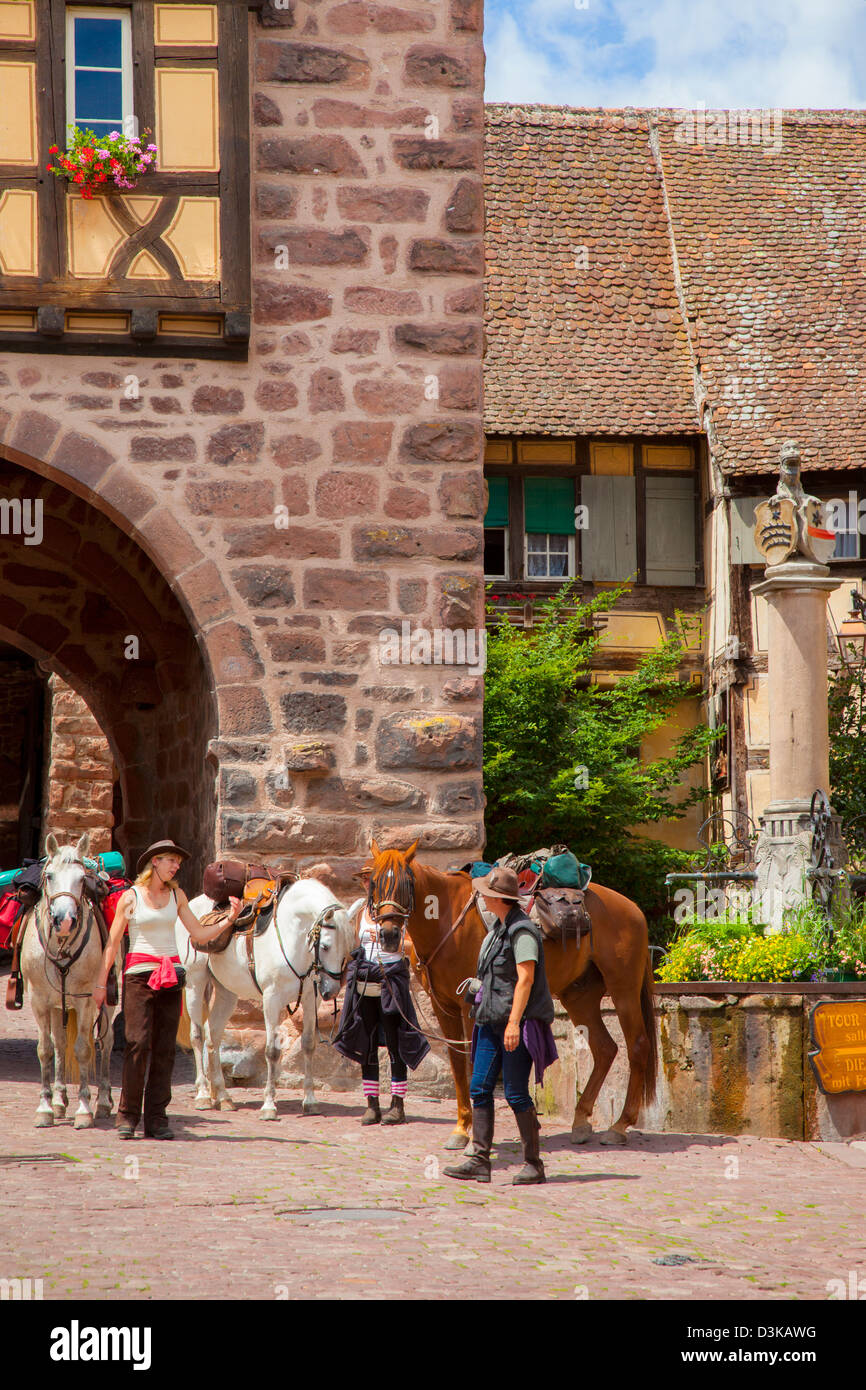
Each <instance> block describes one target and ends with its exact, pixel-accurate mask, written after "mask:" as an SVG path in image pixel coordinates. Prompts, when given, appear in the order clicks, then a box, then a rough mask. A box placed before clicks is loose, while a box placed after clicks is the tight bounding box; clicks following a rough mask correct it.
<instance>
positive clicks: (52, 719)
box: [40, 675, 114, 856]
mask: <svg viewBox="0 0 866 1390" xmlns="http://www.w3.org/2000/svg"><path fill="white" fill-rule="evenodd" d="M45 725H46V730H45V732H46V737H45V747H46V749H48V750H49V752H48V757H47V759H46V763H45V773H44V778H43V788H44V789H43V805H42V845H40V850H41V849H42V847H43V845H44V840H45V836H46V835H47V834H48V832H49V831H51V832H52V833H53V834H54V835H56V836H57V839H58V841H59V843H60V844H61V845H64V844H68V843H71V842H72V839H73V837H74V836H78V835H81V834H83V833H84V831H87V833H88V835H89V837H90V841H89V849H88V853H89V854H90V855H91V856H96V855H97V854H104V853H105V852H106V850H109V849H111V831H112V827H113V825H114V816H113V815H112V811H111V802H112V794H113V790H114V761H113V759H112V756H111V749H110V748H109V746H108V740H107V739H106V737H105V734H104V733H103V732H102V730H101V729H100V727H99V725H98V724H97V722H96V720H95V719H94V717H93V715H92V714H91V712H90V710H89V709H88V708H87V705H86V704H85V702H84V701H83V700H82V698H81V696H80V695H76V693H75V691H74V690H72V689H70V687H69V686H68V685H67V684H66V682H65V681H63V680H61V679H60V677H59V676H56V675H52V676H49V678H48V700H47V701H46V710H45Z"/></svg>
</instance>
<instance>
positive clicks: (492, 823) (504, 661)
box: [484, 585, 723, 924]
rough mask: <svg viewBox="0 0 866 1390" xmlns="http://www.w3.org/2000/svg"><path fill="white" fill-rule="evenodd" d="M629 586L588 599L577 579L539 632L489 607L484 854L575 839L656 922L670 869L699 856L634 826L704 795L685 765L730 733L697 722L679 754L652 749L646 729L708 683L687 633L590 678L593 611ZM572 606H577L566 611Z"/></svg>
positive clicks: (606, 878)
mask: <svg viewBox="0 0 866 1390" xmlns="http://www.w3.org/2000/svg"><path fill="white" fill-rule="evenodd" d="M625 592H626V589H625V588H620V589H617V590H611V591H607V592H604V593H601V594H599V595H598V596H597V597H596V598H594V599H593V600H592V601H591V602H590V603H580V602H579V600H578V599H577V598H576V597H575V595H574V592H573V589H572V586H570V585H566V586H565V587H564V588H563V589H562V590H560V591H559V593H558V594H556V595H555V596H554V597H552V598H551V599H549V600H548V601H547V602H546V603H545V604H543V605H542V606H541V613H542V617H541V621H540V623H538V624H537V625H536V626H535V627H533V628H532V629H531V630H530V631H524V630H522V629H520V628H516V627H513V626H511V624H509V623H508V622H505V621H502V620H499V621H497V615H496V609H495V607H493V606H492V605H491V606H490V607H489V609H488V615H489V618H490V623H489V626H488V637H487V670H486V673H485V694H484V791H485V795H486V797H487V812H486V824H487V848H486V851H485V858H487V859H491V860H492V859H496V858H497V857H498V856H499V855H501V854H505V853H506V852H508V851H513V852H516V853H521V852H523V853H525V852H526V851H528V850H531V849H535V848H539V847H541V846H542V845H551V844H557V843H562V844H567V845H569V846H570V848H571V849H572V850H573V851H574V853H575V854H577V855H578V857H579V858H581V859H583V860H586V861H587V862H588V863H590V864H591V865H592V870H593V877H594V879H595V880H596V881H597V882H598V883H603V884H605V885H606V886H607V887H610V888H615V889H616V890H617V891H618V892H620V893H624V894H625V895H626V897H629V898H632V899H633V900H634V901H636V902H638V903H640V906H641V908H642V909H643V911H644V912H645V913H646V915H647V917H648V919H649V920H650V923H651V924H652V923H653V921H654V919H659V918H662V917H664V916H665V914H666V912H667V890H666V888H665V884H664V879H665V874H667V873H670V872H672V871H674V870H677V869H684V868H687V867H689V864H690V862H691V856H689V855H688V854H686V853H685V852H683V851H682V850H676V849H672V848H671V847H670V846H668V845H664V844H661V843H659V842H657V841H654V840H649V839H646V838H644V837H642V836H640V835H639V834H635V833H633V829H632V828H633V827H635V826H641V825H646V824H651V823H653V822H660V821H673V820H676V819H678V818H679V817H680V816H682V815H683V813H684V811H685V810H686V808H687V807H689V806H691V805H694V804H695V803H696V802H702V801H703V799H704V797H705V796H706V793H705V791H704V790H703V789H700V788H695V789H688V788H686V787H684V785H683V778H684V774H685V773H686V772H687V771H688V770H689V768H692V767H695V766H700V765H702V764H703V763H704V762H705V759H706V757H707V754H708V751H709V750H710V748H711V747H712V746H713V745H714V743H715V741H716V740H717V739H718V738H719V737H721V734H722V732H723V731H722V730H716V731H711V730H710V729H708V728H707V727H706V726H705V725H700V724H698V725H697V727H695V728H694V729H690V730H688V731H687V732H686V733H684V734H683V735H682V736H681V737H680V738H679V739H678V740H677V743H676V746H675V747H674V749H673V750H672V752H671V753H670V755H669V756H668V757H664V758H657V759H655V760H653V761H647V760H644V759H642V758H641V753H640V749H641V745H642V743H643V741H644V740H645V738H646V737H647V736H648V735H649V734H651V733H652V732H653V731H654V730H656V729H658V728H660V727H661V726H662V725H663V724H665V723H666V722H667V720H668V719H669V718H670V715H671V713H672V711H673V710H674V708H675V707H676V706H677V705H678V704H679V703H680V702H681V701H682V700H685V699H690V698H693V699H695V700H699V699H700V692H699V691H698V690H697V689H696V688H695V687H694V686H689V685H684V684H683V683H682V681H681V679H680V671H681V668H682V665H683V661H684V657H685V654H686V638H685V637H684V636H676V635H675V636H671V637H669V638H668V639H667V640H666V641H665V642H664V643H663V644H662V645H661V646H659V647H657V648H656V649H654V650H653V651H652V652H650V653H648V654H647V655H646V656H645V657H644V658H643V659H642V660H641V662H640V663H639V664H638V666H637V668H636V669H635V670H633V671H630V672H626V673H624V674H623V676H622V678H621V679H620V680H619V681H618V682H617V684H616V685H615V686H614V687H613V688H612V689H610V690H601V689H599V688H598V687H597V686H595V685H593V684H592V683H591V681H590V672H591V661H592V657H593V656H594V654H595V652H596V650H597V648H598V644H599V637H598V634H597V633H595V632H594V630H593V618H594V616H595V614H597V613H600V612H603V611H606V610H607V609H610V608H612V607H614V606H615V604H616V603H617V602H618V600H619V598H620V597H621V596H622V594H623V593H625ZM569 606H574V607H575V608H576V611H575V612H574V613H572V614H569V613H566V612H565V609H566V608H567V607H569ZM685 624H686V620H685V619H683V620H682V627H683V631H684V629H685Z"/></svg>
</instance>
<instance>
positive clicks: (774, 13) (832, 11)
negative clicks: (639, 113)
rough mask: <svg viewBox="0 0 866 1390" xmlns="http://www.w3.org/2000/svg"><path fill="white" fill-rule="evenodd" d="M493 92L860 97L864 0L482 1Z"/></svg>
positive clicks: (832, 101)
mask: <svg viewBox="0 0 866 1390" xmlns="http://www.w3.org/2000/svg"><path fill="white" fill-rule="evenodd" d="M486 25H487V33H486V47H487V55H488V66H487V82H488V86H487V97H488V100H490V101H525V102H530V101H534V102H553V103H565V104H568V105H572V106H628V105H633V106H688V107H694V106H696V105H698V103H700V102H703V103H704V104H705V105H706V106H707V107H709V108H712V107H720V106H733V107H754V106H762V107H778V106H781V107H785V108H793V107H798V106H811V107H845V106H851V107H863V106H866V64H863V63H862V62H860V61H859V59H860V57H861V55H862V54H863V53H864V52H866V5H864V4H863V0H822V3H821V4H820V5H816V4H815V3H814V0H637V3H636V0H588V7H587V8H586V9H585V10H581V9H577V8H576V6H575V3H574V0H524V3H522V4H516V5H515V4H514V3H513V0H487V16H486Z"/></svg>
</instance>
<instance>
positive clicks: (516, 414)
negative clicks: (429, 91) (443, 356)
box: [484, 105, 700, 435]
mask: <svg viewBox="0 0 866 1390" xmlns="http://www.w3.org/2000/svg"><path fill="white" fill-rule="evenodd" d="M485 193H486V207H487V276H486V279H487V325H486V326H487V356H486V359H485V367H484V372H485V375H484V383H485V385H484V389H485V425H486V428H487V431H488V433H492V434H497V433H499V434H504V433H522V434H531V433H536V434H553V435H556V434H559V435H562V434H579V433H584V432H592V433H595V434H600V435H603V434H634V433H640V434H654V433H674V432H676V433H679V432H683V431H685V432H691V433H696V432H697V431H698V430H699V428H700V427H699V422H698V415H697V411H696V408H695V399H694V388H693V383H692V366H691V361H690V356H689V351H688V343H687V338H686V332H685V328H684V325H683V321H682V316H681V314H680V310H679V306H678V304H677V296H676V290H675V286H674V277H673V268H672V263H671V254H670V246H669V241H668V228H667V224H666V219H665V209H664V200H663V197H662V189H661V181H660V179H659V176H658V173H657V171H656V167H655V161H654V158H653V154H652V150H651V148H650V142H649V125H648V117H647V113H646V112H634V111H632V112H629V111H576V110H571V109H569V108H564V107H550V106H547V107H545V106H498V105H488V107H487V141H486V152H485ZM581 248H586V249H585V253H584V252H583V251H582V250H581ZM584 257H585V268H583V267H582V266H581V262H582V261H583V259H584ZM576 262H577V265H576Z"/></svg>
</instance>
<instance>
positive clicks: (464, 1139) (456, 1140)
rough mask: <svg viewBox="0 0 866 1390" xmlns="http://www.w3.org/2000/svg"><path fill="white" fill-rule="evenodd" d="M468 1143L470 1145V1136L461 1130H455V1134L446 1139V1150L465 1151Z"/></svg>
mask: <svg viewBox="0 0 866 1390" xmlns="http://www.w3.org/2000/svg"><path fill="white" fill-rule="evenodd" d="M468 1143H469V1135H468V1134H464V1133H463V1131H462V1130H460V1129H455V1131H454V1133H453V1134H450V1135H449V1136H448V1138H447V1139H446V1141H445V1148H446V1149H465V1148H466V1145H467V1144H468Z"/></svg>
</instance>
